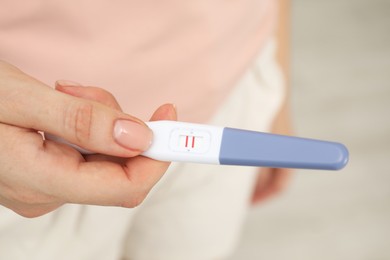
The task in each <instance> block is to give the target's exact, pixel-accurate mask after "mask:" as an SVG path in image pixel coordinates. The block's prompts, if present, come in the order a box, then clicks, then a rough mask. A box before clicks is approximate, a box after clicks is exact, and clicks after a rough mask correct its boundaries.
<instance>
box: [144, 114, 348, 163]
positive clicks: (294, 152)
mask: <svg viewBox="0 0 390 260" xmlns="http://www.w3.org/2000/svg"><path fill="white" fill-rule="evenodd" d="M146 124H147V125H148V126H149V128H150V129H152V131H153V134H154V137H153V142H152V145H151V146H150V148H149V149H148V150H147V151H145V152H144V153H142V155H144V156H146V157H149V158H152V159H155V160H160V161H176V162H192V163H208V164H221V165H243V166H266V167H273V168H301V169H321V170H339V169H342V168H343V167H344V166H345V165H346V164H347V162H348V150H347V148H346V147H345V146H344V145H343V144H340V143H335V142H328V141H321V140H314V139H307V138H300V137H292V136H284V135H276V134H269V133H263V132H255V131H248V130H242V129H235V128H228V127H218V126H210V125H202V124H192V123H183V122H176V121H153V122H148V123H146Z"/></svg>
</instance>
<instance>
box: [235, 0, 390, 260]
mask: <svg viewBox="0 0 390 260" xmlns="http://www.w3.org/2000/svg"><path fill="white" fill-rule="evenodd" d="M292 2H293V3H292V4H293V14H292V16H293V19H292V23H293V24H292V30H293V32H292V36H293V37H292V55H293V62H292V68H293V78H292V88H293V93H292V105H293V107H292V109H293V117H294V121H295V129H296V133H297V135H299V136H306V137H312V138H319V139H329V140H336V141H340V142H343V143H345V144H346V145H347V146H348V148H349V150H350V163H349V165H348V166H347V167H346V168H345V169H344V170H342V171H340V172H325V171H310V170H299V171H296V174H295V177H294V178H293V181H292V183H291V186H290V188H289V190H288V191H286V192H285V193H284V194H283V195H281V196H279V197H278V198H275V199H273V200H272V201H270V202H266V203H264V204H262V205H261V206H259V207H256V208H253V209H252V211H251V212H250V213H249V216H248V219H247V223H246V225H245V228H244V231H243V234H242V241H241V243H240V245H239V248H238V249H237V251H236V253H235V254H234V255H233V256H232V258H231V260H241V259H245V260H247V259H249V260H251V259H271V260H284V259H289V260H295V259H299V260H306V259H316V260H322V259H324V260H325V259H326V260H329V259H332V260H337V259H340V260H341V259H342V260H345V259H354V260H360V259H364V260H367V259H375V260H380V259H390V1H389V0H338V1H322V0H312V1H306V0H294V1H292Z"/></svg>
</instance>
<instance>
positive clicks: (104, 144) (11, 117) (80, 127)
mask: <svg viewBox="0 0 390 260" xmlns="http://www.w3.org/2000/svg"><path fill="white" fill-rule="evenodd" d="M2 74H3V75H2V76H3V81H2V84H0V94H1V95H0V122H2V123H5V124H9V125H15V126H19V127H24V128H30V129H35V130H41V131H44V132H47V133H50V134H52V135H55V136H59V137H61V138H63V139H65V140H67V141H68V142H70V143H73V144H75V145H78V146H80V147H83V148H85V149H88V150H90V151H93V152H97V153H104V154H109V155H113V156H121V157H132V156H135V155H138V154H139V153H141V152H142V151H144V150H146V149H147V148H148V147H149V145H150V143H151V140H152V131H151V130H150V129H149V128H148V127H147V126H146V125H145V124H144V123H143V122H142V121H141V120H139V119H137V118H135V117H132V116H130V115H127V114H125V113H123V112H121V111H118V110H115V109H112V108H110V107H108V106H106V105H103V104H100V103H98V102H95V101H91V100H86V99H82V98H78V97H73V96H70V95H67V94H64V93H61V92H58V91H54V90H53V89H51V88H50V87H48V86H46V85H45V84H43V83H41V82H39V81H37V80H35V79H33V78H31V77H29V76H28V75H26V74H24V73H23V72H21V71H19V70H17V69H16V68H14V67H11V68H10V70H9V71H5V70H3V71H2ZM4 74H5V75H4ZM3 94H4V95H3Z"/></svg>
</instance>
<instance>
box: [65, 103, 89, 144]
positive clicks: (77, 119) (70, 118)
mask: <svg viewBox="0 0 390 260" xmlns="http://www.w3.org/2000/svg"><path fill="white" fill-rule="evenodd" d="M92 121H93V105H92V104H91V103H88V102H83V103H81V102H75V103H74V104H71V105H70V106H69V107H67V108H66V110H65V114H64V128H65V131H67V132H69V133H70V135H71V136H72V137H73V138H74V139H75V140H76V141H77V142H78V143H79V144H83V143H86V142H88V141H89V140H90V136H91V126H92Z"/></svg>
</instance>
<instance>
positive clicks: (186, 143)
mask: <svg viewBox="0 0 390 260" xmlns="http://www.w3.org/2000/svg"><path fill="white" fill-rule="evenodd" d="M186 147H188V135H187V136H186Z"/></svg>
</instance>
